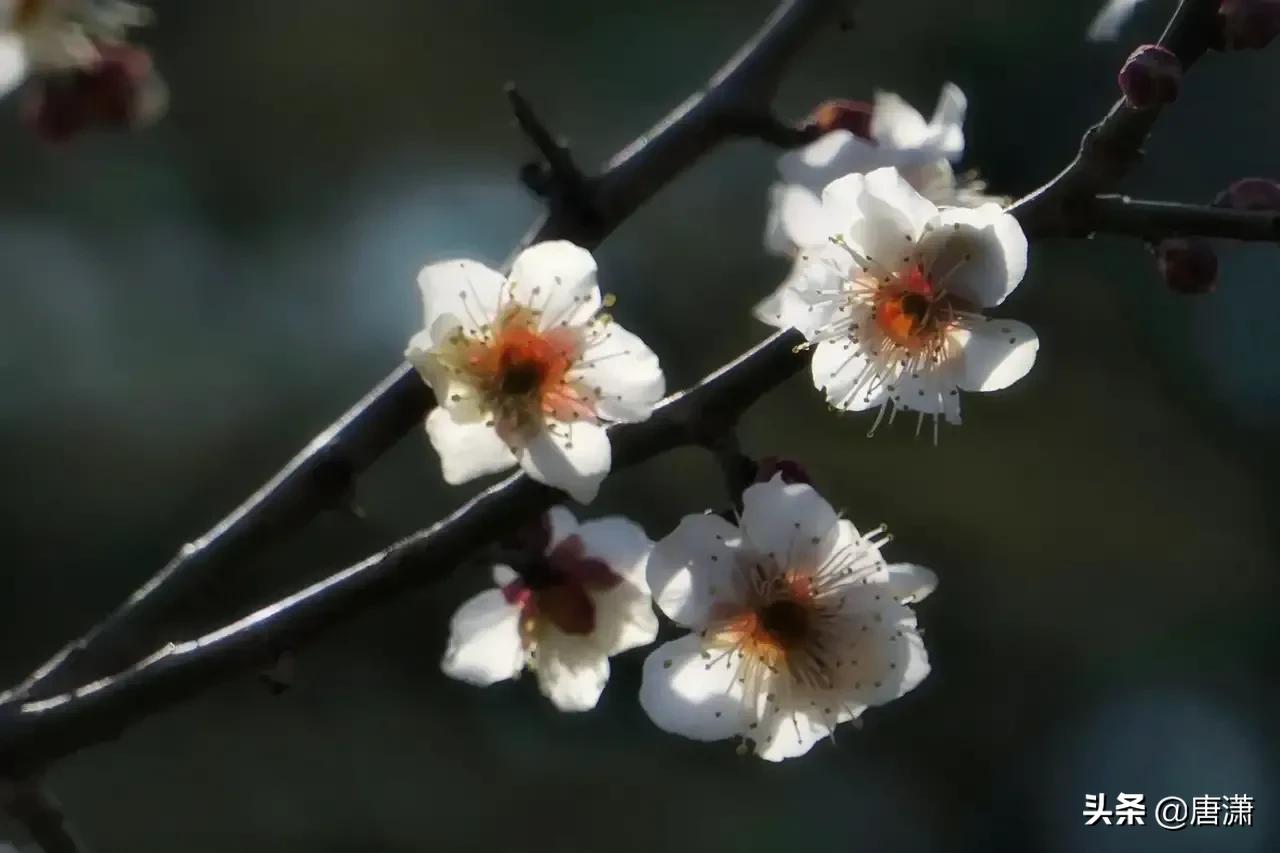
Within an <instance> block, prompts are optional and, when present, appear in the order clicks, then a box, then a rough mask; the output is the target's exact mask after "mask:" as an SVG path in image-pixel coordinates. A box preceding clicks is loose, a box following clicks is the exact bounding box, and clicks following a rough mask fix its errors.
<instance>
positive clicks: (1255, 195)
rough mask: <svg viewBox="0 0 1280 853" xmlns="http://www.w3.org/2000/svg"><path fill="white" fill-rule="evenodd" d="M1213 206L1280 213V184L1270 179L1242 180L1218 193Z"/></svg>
mask: <svg viewBox="0 0 1280 853" xmlns="http://www.w3.org/2000/svg"><path fill="white" fill-rule="evenodd" d="M1213 204H1214V206H1215V207H1229V208H1232V209H1233V210H1262V211H1266V210H1275V211H1280V183H1277V182H1276V181H1273V180H1271V179H1269V178H1241V179H1240V180H1238V181H1236V182H1235V183H1234V184H1232V185H1231V186H1229V187H1227V188H1226V189H1225V190H1223V191H1222V192H1220V193H1218V197H1217V198H1215V199H1214V200H1213Z"/></svg>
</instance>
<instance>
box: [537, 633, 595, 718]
mask: <svg viewBox="0 0 1280 853" xmlns="http://www.w3.org/2000/svg"><path fill="white" fill-rule="evenodd" d="M535 666H536V672H537V674H538V687H539V688H540V689H541V690H542V695H544V696H546V697H547V698H548V699H550V700H551V703H552V704H553V705H555V706H556V708H558V709H560V710H561V711H570V712H572V711H589V710H591V709H592V708H594V707H595V706H596V703H597V702H599V701H600V694H601V693H603V692H604V686H605V684H606V683H608V681H609V658H608V656H607V654H602V653H601V651H600V649H599V648H598V647H597V646H596V643H595V642H594V639H593V638H590V637H579V636H575V635H573V634H565V633H563V632H561V631H558V630H556V629H555V628H549V629H548V630H547V632H546V633H544V634H543V635H542V637H541V642H540V643H539V645H538V652H537V656H536V660H535Z"/></svg>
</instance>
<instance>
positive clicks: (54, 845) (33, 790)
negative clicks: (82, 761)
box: [3, 777, 85, 853]
mask: <svg viewBox="0 0 1280 853" xmlns="http://www.w3.org/2000/svg"><path fill="white" fill-rule="evenodd" d="M3 801H4V809H5V811H7V812H8V813H9V814H11V815H13V816H14V817H15V818H16V819H17V820H18V821H20V822H21V823H22V825H23V826H24V827H26V830H27V832H28V833H29V834H30V835H31V840H32V841H34V842H35V843H36V844H38V845H40V849H41V850H43V851H44V853H84V849H85V848H84V846H83V845H82V844H81V843H80V840H79V838H77V837H76V834H75V832H74V830H72V828H71V825H70V824H69V823H68V822H67V818H66V815H65V814H63V812H62V806H60V805H59V804H58V801H57V800H55V799H54V798H53V795H52V794H50V793H49V791H48V789H47V788H46V787H45V785H44V782H43V781H42V780H41V779H40V778H38V777H31V778H26V779H19V780H16V781H8V782H5V783H4V797H3Z"/></svg>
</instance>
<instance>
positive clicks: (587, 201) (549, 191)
mask: <svg viewBox="0 0 1280 853" xmlns="http://www.w3.org/2000/svg"><path fill="white" fill-rule="evenodd" d="M507 100H508V101H510V102H511V112H512V113H513V114H514V115H515V117H516V123H517V124H518V125H520V130H521V131H523V132H524V135H525V136H527V137H528V138H529V141H530V142H531V143H533V147H534V148H536V149H537V151H538V153H539V154H541V155H542V158H543V161H544V162H543V163H534V164H531V165H532V168H530V167H526V168H525V169H524V170H523V172H522V173H521V177H522V178H523V179H524V182H525V184H526V185H527V186H528V187H529V189H531V190H533V191H534V192H535V193H537V194H538V195H540V196H542V197H544V198H546V199H548V200H549V201H550V202H551V204H552V205H553V206H554V205H562V204H563V205H569V206H571V207H572V208H573V211H572V212H573V213H574V214H575V215H577V216H578V217H581V218H582V219H585V220H595V219H598V218H599V212H598V211H596V209H595V200H594V198H593V191H592V187H591V184H590V181H589V180H588V179H587V176H586V175H584V174H583V173H582V170H581V169H579V168H578V164H577V163H575V162H574V161H573V155H572V154H571V153H570V151H569V146H568V144H567V143H566V142H565V141H564V140H563V139H562V138H560V137H559V136H557V135H555V134H554V133H552V132H551V129H550V128H548V127H547V125H546V124H545V123H544V122H543V121H542V119H541V118H540V117H539V116H538V114H537V113H536V112H535V111H534V109H533V105H532V104H530V103H529V101H528V99H527V98H525V96H524V95H523V94H522V93H521V92H520V90H519V89H518V88H516V85H515V84H514V83H509V84H507Z"/></svg>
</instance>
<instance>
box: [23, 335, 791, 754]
mask: <svg viewBox="0 0 1280 853" xmlns="http://www.w3.org/2000/svg"><path fill="white" fill-rule="evenodd" d="M803 343H804V339H803V338H802V337H801V336H800V334H799V333H798V332H779V333H778V334H775V335H774V336H772V337H771V338H769V339H768V340H766V341H764V342H763V343H762V344H760V345H759V346H757V347H756V348H755V349H753V350H751V351H750V352H748V353H746V354H745V355H743V356H742V357H740V358H738V359H737V360H735V361H733V362H731V363H730V364H728V365H726V366H725V367H723V368H721V369H720V370H719V371H717V372H716V373H713V374H712V375H710V376H708V377H707V378H706V379H704V380H702V381H701V382H699V383H698V384H697V385H696V386H694V387H693V388H691V389H690V390H688V391H686V392H682V393H679V394H675V395H673V396H671V397H668V398H667V399H666V400H664V401H663V402H662V404H661V405H659V406H658V407H657V409H655V410H654V413H653V416H652V417H651V418H649V420H647V421H644V422H642V423H637V424H622V425H618V426H615V427H613V428H612V429H610V431H609V438H610V442H611V443H612V445H613V467H614V468H615V469H618V468H625V467H627V466H630V465H635V464H637V463H639V462H642V461H645V460H647V459H650V458H652V457H654V456H656V455H658V454H659V453H662V452H664V451H667V450H670V449H672V448H675V447H679V446H682V445H689V444H699V443H701V442H702V440H703V438H704V437H705V435H706V434H707V426H708V425H709V424H721V423H726V422H732V421H735V420H736V419H737V418H738V416H739V415H741V414H742V412H743V411H745V410H746V409H747V407H749V406H750V405H751V403H752V402H754V401H755V400H756V399H757V398H759V397H760V396H762V395H763V394H765V393H767V392H768V391H770V390H771V389H772V388H774V387H775V386H777V385H778V384H780V383H781V382H783V381H784V380H785V379H786V378H787V377H789V376H791V375H792V374H793V373H794V372H795V371H796V370H797V369H799V368H800V367H802V366H803V365H804V364H805V363H807V361H808V353H807V351H804V350H800V349H798V348H799V347H800V346H801V345H803ZM559 500H563V496H562V495H561V494H560V492H558V491H556V490H555V489H552V488H550V487H548V486H544V485H542V484H540V483H536V482H534V481H533V480H531V479H529V478H528V477H526V476H524V475H523V474H517V475H515V476H512V477H509V478H507V479H506V480H504V481H503V482H501V483H499V484H497V485H496V486H493V487H492V488H490V489H488V490H486V491H484V492H482V493H481V494H479V495H478V496H476V497H475V498H473V499H472V500H471V501H469V502H468V503H466V504H465V505H463V506H462V507H461V508H460V509H459V510H458V511H457V512H455V513H454V514H453V515H451V516H449V517H448V518H445V519H443V520H442V521H440V522H438V523H436V524H435V525H434V526H432V527H431V528H429V529H427V530H424V531H422V532H420V533H417V534H415V535H413V536H410V537H409V538H407V539H404V540H403V541H401V542H398V543H396V544H395V545H392V546H391V547H389V548H387V549H385V550H383V551H381V552H379V553H377V554H374V555H373V556H372V557H369V558H368V559H366V560H364V561H363V562H360V563H357V564H356V565H354V566H351V567H349V568H346V569H344V570H342V571H340V572H338V573H337V574H335V575H333V576H331V577H329V578H327V579H325V580H323V581H320V582H319V583H316V584H313V585H311V586H309V587H307V588H306V589H304V590H302V591H300V592H298V593H296V594H294V595H292V596H290V597H288V598H286V599H284V600H282V601H279V602H277V603H275V604H272V605H271V606H269V607H265V608H263V609H261V610H258V611H256V612H255V613H252V614H250V615H248V616H246V617H244V618H243V619H241V620H239V621H237V622H235V623H233V624H231V625H228V626H226V627H225V628H222V629H220V630H218V631H215V632H213V633H210V634H206V635H204V636H202V637H200V638H198V639H195V640H191V641H189V642H185V643H179V644H170V645H168V646H166V647H165V648H163V649H161V650H160V651H158V652H156V653H155V654H153V655H151V656H150V657H149V658H147V659H145V660H143V661H142V662H141V663H138V664H136V665H134V666H133V667H130V668H129V669H127V670H125V671H124V672H121V673H120V674H118V675H114V676H109V677H107V678H103V679H100V680H98V681H95V682H93V683H91V684H87V685H85V686H83V687H81V688H79V689H77V690H75V691H72V692H69V693H65V694H62V695H59V696H55V697H52V698H49V699H43V700H38V701H26V702H21V703H10V704H8V705H5V706H3V707H0V768H3V772H4V773H5V774H15V773H25V772H30V771H32V770H34V769H36V768H39V767H42V766H43V765H45V764H48V763H49V762H51V761H55V760H57V759H58V758H61V757H63V756H66V755H68V754H70V753H72V752H75V751H76V750H78V749H81V748H83V747H85V746H88V745H90V744H93V743H97V742H100V741H103V740H107V739H110V738H112V737H115V736H116V734H117V733H119V732H120V731H122V730H123V729H124V728H125V727H127V726H129V725H131V724H132V723H135V722H137V721H138V720H140V719H142V718H144V717H146V716H149V715H150V714H153V713H155V712H156V711H158V710H160V709H162V708H165V707H168V706H170V705H172V704H174V703H176V702H179V701H181V700H183V699H185V698H187V697H188V696H191V695H194V694H196V693H198V692H200V691H201V690H203V689H205V688H206V687H207V686H208V685H209V684H211V683H213V682H216V681H217V680H218V679H220V678H222V677H224V676H227V675H230V674H231V673H233V672H236V671H238V670H240V669H242V668H245V667H252V666H261V665H265V664H267V663H269V662H270V661H271V660H272V657H273V655H274V654H275V651H276V650H277V649H279V648H280V647H281V646H282V645H284V646H289V647H292V646H294V645H296V644H298V643H301V642H303V641H305V640H306V639H308V638H309V637H310V636H312V635H313V634H314V633H316V632H317V631H319V630H320V629H322V628H325V627H328V626H330V625H332V624H334V623H336V622H338V621H340V620H342V619H345V618H348V617H350V616H353V615H354V614H355V613H356V612H358V611H360V610H363V609H364V608H366V607H369V606H371V605H373V604H375V603H377V602H379V601H384V600H386V599H388V598H391V597H394V596H396V595H397V594H399V593H402V592H404V591H405V590H406V589H410V588H413V587H418V586H422V585H425V584H428V583H431V582H433V581H436V580H439V579H440V578H442V577H443V576H444V575H445V574H447V573H449V572H451V571H452V570H453V567H454V566H455V565H456V564H457V563H458V562H460V561H461V560H463V559H465V558H466V557H467V555H468V554H470V553H472V552H473V551H475V550H477V549H479V548H481V547H482V546H484V545H485V544H486V543H488V542H489V541H491V540H492V539H493V536H494V531H495V530H509V529H512V528H513V527H515V526H517V525H519V524H522V523H525V522H527V521H530V520H532V519H533V518H536V517H537V515H538V514H540V513H541V512H543V511H545V510H546V509H547V508H548V507H550V506H551V505H552V504H554V503H556V502H557V501H559Z"/></svg>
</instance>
